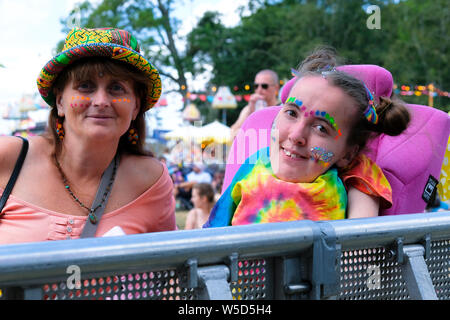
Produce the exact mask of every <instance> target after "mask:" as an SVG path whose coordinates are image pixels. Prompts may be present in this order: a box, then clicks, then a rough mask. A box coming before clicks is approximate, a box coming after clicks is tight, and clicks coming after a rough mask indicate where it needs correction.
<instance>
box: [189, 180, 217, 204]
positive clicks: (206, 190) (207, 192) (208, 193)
mask: <svg viewBox="0 0 450 320" xmlns="http://www.w3.org/2000/svg"><path fill="white" fill-rule="evenodd" d="M192 188H193V189H196V190H197V191H198V195H199V196H200V197H206V199H207V200H208V202H209V203H213V202H214V189H213V187H212V186H211V185H210V184H209V183H197V184H195V185H194V186H193V187H192Z"/></svg>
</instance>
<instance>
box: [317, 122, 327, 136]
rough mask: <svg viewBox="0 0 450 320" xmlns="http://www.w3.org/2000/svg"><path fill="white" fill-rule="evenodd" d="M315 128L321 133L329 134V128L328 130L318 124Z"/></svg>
mask: <svg viewBox="0 0 450 320" xmlns="http://www.w3.org/2000/svg"><path fill="white" fill-rule="evenodd" d="M315 128H316V129H317V130H319V131H320V132H321V133H325V134H328V130H327V128H326V127H325V126H324V125H321V124H316V125H315Z"/></svg>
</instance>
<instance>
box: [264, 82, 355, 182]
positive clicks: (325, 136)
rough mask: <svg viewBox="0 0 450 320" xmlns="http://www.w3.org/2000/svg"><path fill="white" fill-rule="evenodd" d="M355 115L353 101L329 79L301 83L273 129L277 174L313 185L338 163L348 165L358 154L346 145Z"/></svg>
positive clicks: (296, 86)
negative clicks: (331, 83)
mask: <svg viewBox="0 0 450 320" xmlns="http://www.w3.org/2000/svg"><path fill="white" fill-rule="evenodd" d="M355 115H356V106H355V104H354V102H353V99H352V98H351V97H350V96H348V95H347V94H345V93H344V92H343V91H342V90H341V89H340V88H338V87H335V86H332V85H330V84H329V82H328V80H326V79H324V78H322V77H321V76H306V77H304V78H301V79H300V80H298V81H297V83H296V84H295V85H294V87H293V88H292V90H291V92H290V94H289V98H288V99H287V100H286V103H285V104H284V106H283V108H282V109H281V111H280V112H279V114H278V116H277V117H276V119H275V122H274V127H273V130H272V140H271V146H270V161H271V165H272V169H273V172H274V173H275V175H276V176H277V177H278V178H279V179H281V180H285V181H289V182H312V181H314V180H315V179H316V178H317V177H318V176H320V175H321V174H323V173H324V172H326V171H327V170H328V169H329V168H330V167H331V166H333V165H334V164H336V165H337V166H338V167H343V166H346V165H347V164H348V163H349V162H350V161H351V160H352V158H353V156H354V155H355V154H356V152H357V151H358V150H357V147H349V146H347V144H346V141H347V137H348V134H349V131H350V129H351V126H352V124H353V122H352V119H353V118H354V116H355Z"/></svg>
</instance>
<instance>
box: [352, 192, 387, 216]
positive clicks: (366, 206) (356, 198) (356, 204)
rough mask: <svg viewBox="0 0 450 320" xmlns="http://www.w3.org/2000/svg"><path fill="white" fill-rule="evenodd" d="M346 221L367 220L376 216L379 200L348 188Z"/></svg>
mask: <svg viewBox="0 0 450 320" xmlns="http://www.w3.org/2000/svg"><path fill="white" fill-rule="evenodd" d="M347 195H348V206H347V217H348V219H354V218H368V217H376V216H378V212H379V210H380V198H379V197H374V196H370V195H368V194H366V193H363V192H361V191H359V190H358V189H356V188H354V187H350V188H349V190H348V192H347Z"/></svg>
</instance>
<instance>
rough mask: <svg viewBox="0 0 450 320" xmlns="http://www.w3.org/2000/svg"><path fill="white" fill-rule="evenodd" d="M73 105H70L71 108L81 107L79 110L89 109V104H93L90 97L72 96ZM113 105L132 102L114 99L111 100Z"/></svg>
mask: <svg viewBox="0 0 450 320" xmlns="http://www.w3.org/2000/svg"><path fill="white" fill-rule="evenodd" d="M71 101H72V103H71V104H70V106H71V107H72V108H75V107H79V108H87V106H88V105H89V103H91V98H89V97H85V96H72V99H71ZM111 101H112V102H113V103H117V102H127V103H130V102H131V100H130V99H128V98H121V99H112V100H111Z"/></svg>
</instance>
